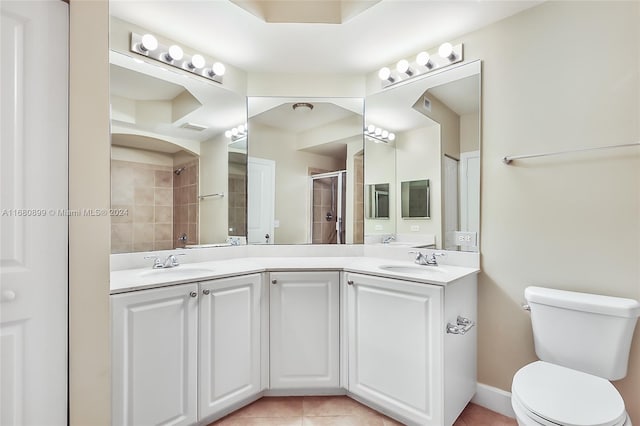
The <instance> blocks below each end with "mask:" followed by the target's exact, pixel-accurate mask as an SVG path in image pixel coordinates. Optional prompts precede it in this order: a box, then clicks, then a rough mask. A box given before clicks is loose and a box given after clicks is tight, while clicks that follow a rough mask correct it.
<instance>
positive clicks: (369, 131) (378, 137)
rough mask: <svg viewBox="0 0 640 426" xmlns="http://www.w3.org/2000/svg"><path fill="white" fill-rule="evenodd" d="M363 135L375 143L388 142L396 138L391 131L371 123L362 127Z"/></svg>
mask: <svg viewBox="0 0 640 426" xmlns="http://www.w3.org/2000/svg"><path fill="white" fill-rule="evenodd" d="M364 135H365V137H367V138H368V139H370V140H372V141H373V142H375V143H380V142H382V143H389V142H393V141H394V140H395V139H396V135H395V134H394V133H391V132H390V131H388V130H385V129H383V128H381V127H376V126H375V125H373V124H369V125H368V126H367V127H366V128H365V129H364Z"/></svg>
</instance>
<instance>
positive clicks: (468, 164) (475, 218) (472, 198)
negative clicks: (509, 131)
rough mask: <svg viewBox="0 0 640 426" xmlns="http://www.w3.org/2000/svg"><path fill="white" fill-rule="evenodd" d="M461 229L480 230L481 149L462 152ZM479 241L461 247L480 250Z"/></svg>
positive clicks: (468, 230)
mask: <svg viewBox="0 0 640 426" xmlns="http://www.w3.org/2000/svg"><path fill="white" fill-rule="evenodd" d="M460 230H462V231H466V232H475V233H476V236H477V235H478V231H480V151H471V152H463V153H462V154H460ZM479 243H480V242H479V241H478V240H476V241H475V244H474V245H472V246H462V247H461V249H462V250H464V251H478V247H479Z"/></svg>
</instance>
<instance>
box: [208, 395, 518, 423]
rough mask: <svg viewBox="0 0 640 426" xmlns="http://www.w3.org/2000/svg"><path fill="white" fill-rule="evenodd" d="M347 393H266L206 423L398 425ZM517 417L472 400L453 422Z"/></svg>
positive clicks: (477, 421) (503, 420)
mask: <svg viewBox="0 0 640 426" xmlns="http://www.w3.org/2000/svg"><path fill="white" fill-rule="evenodd" d="M401 424H402V423H398V422H396V421H395V420H393V419H390V418H389V417H387V416H384V415H382V414H380V413H378V412H376V411H374V410H372V409H370V408H368V407H365V406H364V405H362V404H360V403H358V402H356V401H354V400H353V399H351V398H349V397H346V396H304V397H265V398H262V399H259V400H257V401H256V402H254V403H253V404H250V405H248V406H246V407H244V408H242V409H240V410H238V411H235V412H233V413H231V414H229V415H228V416H227V417H224V418H222V419H220V420H218V421H216V422H214V423H212V424H211V425H209V426H214V425H215V426H218V425H219V426H254V425H260V426H396V425H401ZM514 425H516V421H515V420H513V419H510V418H508V417H505V416H503V415H501V414H498V413H494V412H493V411H490V410H487V409H486V408H483V407H480V406H478V405H475V404H469V405H468V406H467V408H465V409H464V411H463V412H462V414H461V415H460V417H459V418H458V420H457V421H456V422H455V424H454V426H514Z"/></svg>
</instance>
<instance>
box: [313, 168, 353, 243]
mask: <svg viewBox="0 0 640 426" xmlns="http://www.w3.org/2000/svg"><path fill="white" fill-rule="evenodd" d="M346 176H347V172H346V171H345V170H340V171H336V172H329V173H321V174H315V175H311V176H309V180H310V187H311V188H310V192H311V242H312V243H313V244H344V243H345V235H346V232H345V216H346V215H345V212H346V182H347V179H346Z"/></svg>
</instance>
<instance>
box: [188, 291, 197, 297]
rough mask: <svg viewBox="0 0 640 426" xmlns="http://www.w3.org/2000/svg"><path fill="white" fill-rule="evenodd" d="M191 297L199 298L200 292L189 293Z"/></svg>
mask: <svg viewBox="0 0 640 426" xmlns="http://www.w3.org/2000/svg"><path fill="white" fill-rule="evenodd" d="M189 296H191V297H198V292H197V291H192V292H191V293H189Z"/></svg>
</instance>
